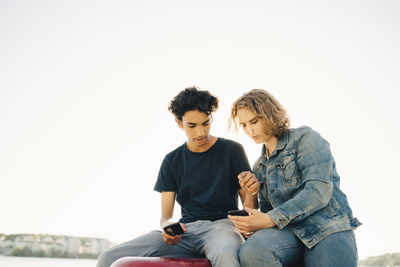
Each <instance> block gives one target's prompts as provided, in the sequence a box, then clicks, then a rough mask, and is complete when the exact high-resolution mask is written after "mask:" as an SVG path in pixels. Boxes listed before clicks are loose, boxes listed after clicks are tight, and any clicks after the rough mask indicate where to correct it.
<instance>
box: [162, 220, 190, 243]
mask: <svg viewBox="0 0 400 267" xmlns="http://www.w3.org/2000/svg"><path fill="white" fill-rule="evenodd" d="M170 224H173V222H168V223H165V224H164V225H163V228H164V227H165V226H167V225H170ZM179 224H180V225H181V226H182V229H183V231H184V232H187V229H186V225H185V224H184V223H179ZM162 239H163V240H164V242H165V243H167V244H169V245H176V244H178V243H179V242H180V241H181V239H182V235H175V236H172V235H169V234H167V233H166V232H165V231H164V230H162Z"/></svg>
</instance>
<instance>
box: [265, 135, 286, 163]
mask: <svg viewBox="0 0 400 267" xmlns="http://www.w3.org/2000/svg"><path fill="white" fill-rule="evenodd" d="M288 142H289V131H285V132H284V133H283V135H282V136H281V137H280V138H279V139H278V143H277V144H276V148H275V150H274V151H273V152H272V154H271V156H273V155H275V154H276V153H277V151H279V150H282V149H284V148H285V147H286V145H287V143H288ZM266 152H267V149H266V147H265V144H263V147H262V151H261V156H262V157H264V156H265V154H266Z"/></svg>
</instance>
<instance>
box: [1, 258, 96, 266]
mask: <svg viewBox="0 0 400 267" xmlns="http://www.w3.org/2000/svg"><path fill="white" fill-rule="evenodd" d="M95 266H96V260H89V259H58V258H31V257H7V256H0V267H95Z"/></svg>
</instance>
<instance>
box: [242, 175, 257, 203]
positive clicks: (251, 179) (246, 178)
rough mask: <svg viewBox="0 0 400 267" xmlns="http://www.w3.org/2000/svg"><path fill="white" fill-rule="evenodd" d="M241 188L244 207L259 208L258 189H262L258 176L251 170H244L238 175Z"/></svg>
mask: <svg viewBox="0 0 400 267" xmlns="http://www.w3.org/2000/svg"><path fill="white" fill-rule="evenodd" d="M238 179H239V184H240V187H241V188H240V189H239V196H240V199H241V200H242V204H243V207H248V208H252V209H257V208H258V198H257V195H258V190H259V189H260V183H259V182H258V180H257V178H256V176H255V175H254V174H253V173H252V172H249V171H244V172H241V173H239V175H238Z"/></svg>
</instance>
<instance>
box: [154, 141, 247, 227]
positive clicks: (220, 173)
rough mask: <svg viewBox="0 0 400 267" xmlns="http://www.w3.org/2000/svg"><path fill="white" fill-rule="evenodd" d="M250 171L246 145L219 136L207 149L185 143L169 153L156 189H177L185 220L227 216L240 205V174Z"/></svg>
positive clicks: (161, 169) (183, 220) (184, 221)
mask: <svg viewBox="0 0 400 267" xmlns="http://www.w3.org/2000/svg"><path fill="white" fill-rule="evenodd" d="M247 170H250V165H249V162H248V160H247V157H246V154H245V152H244V150H243V147H242V145H240V144H239V143H237V142H234V141H232V140H228V139H224V138H218V139H217V141H216V143H215V144H214V145H213V146H212V147H210V148H209V149H208V150H207V151H205V152H192V151H190V150H188V149H187V148H186V144H183V145H181V146H180V147H178V148H177V149H175V150H174V151H172V152H170V153H168V154H167V155H166V156H165V158H164V160H163V162H162V164H161V168H160V171H159V173H158V178H157V182H156V184H155V186H154V190H156V191H158V192H162V191H173V192H176V200H177V202H178V203H179V204H180V206H181V215H182V218H181V219H180V220H179V221H180V222H182V223H189V222H193V221H196V220H211V221H214V220H219V219H222V218H226V216H227V213H228V211H229V210H235V209H237V208H238V190H239V188H240V185H239V182H238V178H237V176H238V174H239V173H240V172H242V171H247Z"/></svg>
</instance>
